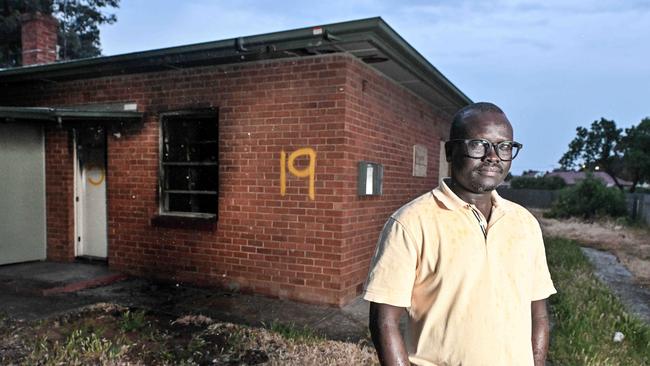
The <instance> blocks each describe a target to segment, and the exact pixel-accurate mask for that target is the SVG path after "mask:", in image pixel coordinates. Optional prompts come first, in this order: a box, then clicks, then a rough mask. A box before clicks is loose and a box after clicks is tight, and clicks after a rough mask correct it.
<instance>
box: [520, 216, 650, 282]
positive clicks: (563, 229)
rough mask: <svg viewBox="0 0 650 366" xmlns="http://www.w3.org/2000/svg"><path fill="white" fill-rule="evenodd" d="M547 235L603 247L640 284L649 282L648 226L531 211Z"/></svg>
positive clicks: (593, 246)
mask: <svg viewBox="0 0 650 366" xmlns="http://www.w3.org/2000/svg"><path fill="white" fill-rule="evenodd" d="M531 212H533V214H535V216H536V217H537V219H538V220H539V222H540V224H541V226H542V231H543V232H544V235H545V236H548V237H562V238H567V239H571V240H575V241H578V242H580V244H581V245H586V246H589V247H592V248H596V249H600V250H606V251H609V252H611V253H613V254H615V255H616V257H617V258H618V259H619V260H620V261H621V262H622V263H623V264H624V265H625V267H627V269H628V270H630V272H632V273H633V274H634V277H635V280H636V281H637V282H638V283H639V284H642V285H650V229H648V228H643V227H630V226H625V225H622V224H620V223H618V222H616V221H614V220H606V219H603V220H598V221H584V220H580V219H576V218H570V219H562V220H557V219H549V218H545V217H543V216H542V214H543V211H540V210H531Z"/></svg>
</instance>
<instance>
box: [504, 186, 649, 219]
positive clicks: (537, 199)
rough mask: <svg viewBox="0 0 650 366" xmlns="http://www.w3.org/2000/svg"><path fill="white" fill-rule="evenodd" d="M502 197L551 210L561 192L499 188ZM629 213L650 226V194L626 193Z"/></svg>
mask: <svg viewBox="0 0 650 366" xmlns="http://www.w3.org/2000/svg"><path fill="white" fill-rule="evenodd" d="M497 191H498V192H499V195H501V197H503V198H505V199H508V200H510V201H513V202H516V203H518V204H520V205H522V206H525V207H530V208H550V207H551V205H552V204H553V201H555V199H556V198H557V196H558V194H559V191H551V190H543V189H512V188H499V189H498V190H497ZM625 200H626V202H627V212H628V213H629V215H630V217H631V218H633V219H639V220H641V221H643V222H645V223H646V224H648V225H650V194H644V193H626V194H625Z"/></svg>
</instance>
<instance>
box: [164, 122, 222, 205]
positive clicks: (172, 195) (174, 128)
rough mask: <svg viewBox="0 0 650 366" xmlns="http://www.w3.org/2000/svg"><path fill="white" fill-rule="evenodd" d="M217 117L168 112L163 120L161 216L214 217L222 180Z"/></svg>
mask: <svg viewBox="0 0 650 366" xmlns="http://www.w3.org/2000/svg"><path fill="white" fill-rule="evenodd" d="M218 119H219V118H218V114H217V112H216V111H214V110H210V111H203V112H192V111H190V112H174V113H166V114H163V116H162V121H161V140H160V145H161V146H160V156H161V160H160V193H161V194H160V201H161V202H160V205H161V207H160V211H161V214H168V215H180V216H191V217H214V216H215V215H216V213H217V196H218V191H217V190H218V184H219V181H218V178H219V131H218Z"/></svg>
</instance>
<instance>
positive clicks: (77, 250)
mask: <svg viewBox="0 0 650 366" xmlns="http://www.w3.org/2000/svg"><path fill="white" fill-rule="evenodd" d="M91 127H101V128H103V129H104V167H103V168H104V177H105V178H104V179H106V175H107V166H108V164H107V159H108V146H107V142H108V137H107V135H106V127H105V126H102V125H89V126H81V127H74V128H73V129H72V135H73V165H74V173H73V174H74V178H73V181H74V184H73V190H74V191H73V197H72V201H73V205H74V256H75V257H90V258H93V259H99V260H108V192H106V195H105V197H104V199H105V200H106V205H105V208H106V215H105V217H106V257H95V256H90V255H88V254H84V250H83V249H84V238H82V231H83V227H84V226H83V225H84V212H83V211H84V210H83V207H84V205H83V199H84V196H83V192H82V191H81V189H82V181H81V179H82V169H81V164H80V163H81V162H80V160H79V154H78V152H79V150H78V144H79V138H80V137H79V135H80V133H79V132H80V130H81V129H85V128H91ZM104 182H105V183H104V184H106V180H105V181H104Z"/></svg>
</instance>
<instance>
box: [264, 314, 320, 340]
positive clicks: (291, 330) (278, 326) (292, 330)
mask: <svg viewBox="0 0 650 366" xmlns="http://www.w3.org/2000/svg"><path fill="white" fill-rule="evenodd" d="M265 327H266V328H268V329H269V330H270V331H272V332H275V333H277V334H279V335H281V336H282V337H283V338H285V339H291V340H294V341H301V342H307V343H308V342H318V341H322V340H323V339H324V338H323V336H321V335H320V334H318V333H316V332H315V331H313V330H312V329H309V328H307V327H298V326H296V325H295V324H294V323H289V324H285V323H280V322H278V321H277V320H274V321H273V322H272V323H271V324H270V325H269V326H265Z"/></svg>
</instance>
